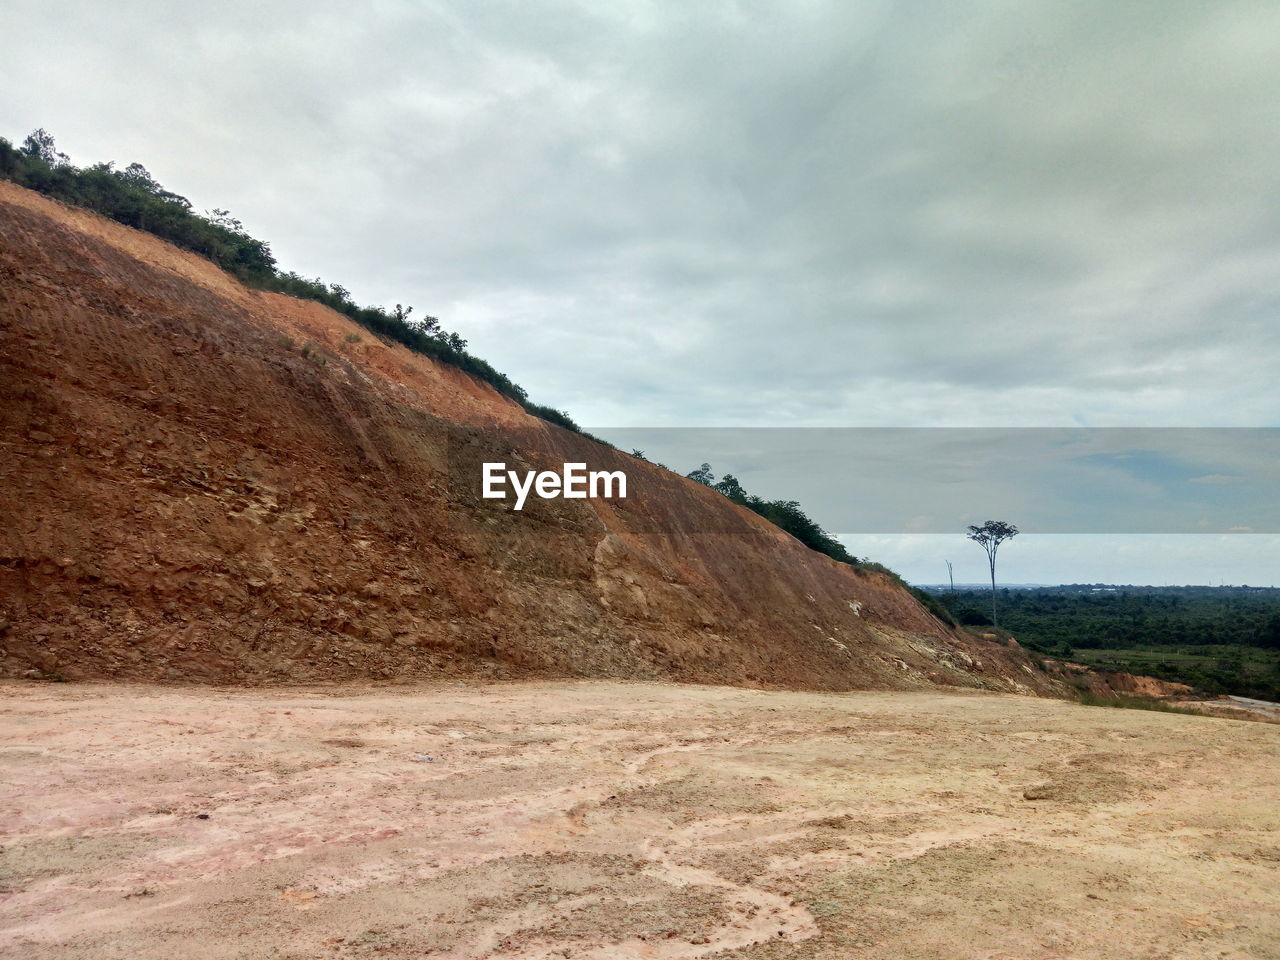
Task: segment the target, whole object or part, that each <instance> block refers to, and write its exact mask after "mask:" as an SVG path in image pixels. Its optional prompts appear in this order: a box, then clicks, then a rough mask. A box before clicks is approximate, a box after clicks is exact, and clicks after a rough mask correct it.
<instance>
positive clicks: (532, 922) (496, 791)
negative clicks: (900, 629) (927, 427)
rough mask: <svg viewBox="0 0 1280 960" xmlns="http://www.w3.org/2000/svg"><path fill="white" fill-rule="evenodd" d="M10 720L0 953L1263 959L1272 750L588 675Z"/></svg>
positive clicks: (1047, 712)
mask: <svg viewBox="0 0 1280 960" xmlns="http://www.w3.org/2000/svg"><path fill="white" fill-rule="evenodd" d="M2 693H3V698H4V699H3V704H4V705H3V708H2V710H3V712H2V713H0V782H2V786H0V832H2V833H3V838H4V839H3V851H2V852H0V955H3V956H5V957H24V958H32V960H39V958H51V957H60V958H61V957H94V958H99V957H101V958H115V957H141V958H155V960H172V958H231V957H236V958H242V957H243V958H253V957H278V958H304V957H305V958H312V957H337V958H342V957H390V958H410V957H412V958H424V957H455V958H464V957H500V958H544V957H573V958H593V957H594V958H604V957H654V958H681V957H698V956H708V955H710V954H717V955H718V956H724V957H742V958H746V957H797V958H807V957H824V958H851V957H859V958H861V957H867V958H885V960H889V958H892V960H899V958H953V957H966V958H967V957H977V958H1009V960H1013V958H1018V960H1024V958H1068V957H1079V958H1090V960H1094V958H1113V957H1114V958H1120V957H1124V958H1129V957H1134V958H1137V957H1144V958H1147V957H1149V958H1204V957H1226V958H1241V960H1243V958H1250V960H1256V958H1268V957H1280V727H1277V726H1274V725H1267V724H1257V723H1244V722H1237V721H1231V720H1220V719H1208V718H1199V717H1191V716H1180V715H1168V714H1158V713H1147V712H1139V711H1131V710H1110V709H1101V708H1089V707H1080V706H1075V705H1072V704H1067V703H1061V702H1057V701H1053V700H1036V699H1027V698H1016V697H1011V696H991V695H976V694H973V695H965V694H943V693H856V694H848V695H820V694H799V693H761V692H754V691H746V690H739V689H731V688H706V687H681V686H661V685H637V684H618V683H600V682H592V683H537V684H520V685H494V686H485V687H481V686H465V687H464V686H461V685H448V686H437V687H417V688H412V689H404V688H392V689H382V690H377V689H372V688H359V689H356V688H350V687H347V688H340V689H333V688H330V689H306V690H285V691H281V690H235V691H227V690H208V689H175V688H161V687H147V686H88V685H85V686H81V685H38V684H25V685H23V684H8V685H5V686H3V688H2ZM415 755H424V756H431V757H432V758H433V760H432V761H430V762H428V761H425V760H415V759H414V757H415ZM202 817H207V819H201V818H202Z"/></svg>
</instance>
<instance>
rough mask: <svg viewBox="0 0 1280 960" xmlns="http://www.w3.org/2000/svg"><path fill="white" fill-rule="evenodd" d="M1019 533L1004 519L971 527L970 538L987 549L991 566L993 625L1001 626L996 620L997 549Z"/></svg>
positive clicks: (988, 561)
mask: <svg viewBox="0 0 1280 960" xmlns="http://www.w3.org/2000/svg"><path fill="white" fill-rule="evenodd" d="M1017 535H1018V528H1017V527H1015V526H1014V525H1013V524H1012V523H1005V522H1004V521H1003V520H988V521H987V522H986V523H984V524H983V525H982V526H980V527H970V528H969V539H970V540H972V541H973V542H974V543H976V544H978V546H980V547H982V549H983V550H985V551H987V563H988V564H989V565H990V567H991V625H992V626H999V623H998V622H997V620H996V551H997V550H999V549H1000V544H1002V543H1004V542H1005V541H1006V540H1012V539H1013V538H1014V537H1016V536H1017Z"/></svg>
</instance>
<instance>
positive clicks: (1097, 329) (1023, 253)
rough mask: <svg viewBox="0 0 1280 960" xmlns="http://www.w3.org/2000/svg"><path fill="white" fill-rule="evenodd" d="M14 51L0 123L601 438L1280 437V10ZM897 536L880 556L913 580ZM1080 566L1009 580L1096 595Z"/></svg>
mask: <svg viewBox="0 0 1280 960" xmlns="http://www.w3.org/2000/svg"><path fill="white" fill-rule="evenodd" d="M3 27H4V29H3V30H0V58H2V61H0V62H3V63H4V64H5V71H4V72H5V76H6V80H7V82H6V93H5V96H4V97H3V98H2V99H0V134H3V135H5V136H8V137H9V138H10V139H14V140H17V139H21V137H23V136H24V135H25V134H26V133H27V132H29V131H30V130H31V129H32V128H34V127H36V126H44V127H46V128H48V129H49V130H50V131H51V132H53V133H54V134H55V135H56V136H57V137H58V142H59V146H60V147H61V149H63V150H64V151H66V152H68V153H70V154H71V156H72V159H73V160H74V161H76V162H78V163H89V162H92V161H95V160H101V159H114V160H116V161H118V162H121V163H127V162H130V161H134V160H137V161H140V162H142V163H144V164H145V165H146V166H147V167H148V168H150V169H151V171H152V173H153V174H154V175H155V176H156V177H157V178H158V179H159V180H160V181H161V182H162V183H164V184H165V185H166V186H168V187H170V188H171V189H174V190H176V191H177V192H179V193H183V194H185V195H186V196H188V197H190V198H191V199H192V201H193V202H194V203H195V204H196V206H197V207H199V208H212V207H214V206H221V207H229V208H230V209H231V210H232V211H233V213H235V214H236V215H237V216H238V217H240V218H241V219H242V220H243V221H244V222H245V224H246V226H247V227H248V228H249V229H250V231H251V232H252V233H253V234H255V235H256V236H259V237H262V238H264V239H267V240H270V241H271V242H272V244H273V247H274V249H275V251H276V253H277V256H278V257H279V259H280V261H281V263H282V265H283V266H285V267H286V268H292V269H297V270H299V271H301V272H303V273H306V274H308V275H319V276H322V277H323V278H325V279H326V280H330V281H336V282H340V283H342V284H344V285H345V286H347V287H349V288H350V289H351V290H352V291H353V292H354V293H355V295H356V296H357V298H359V299H361V300H365V301H369V302H381V303H394V302H397V301H398V302H403V303H411V304H414V305H415V306H417V307H418V309H419V310H425V311H427V312H430V313H432V314H434V315H437V316H439V317H440V318H441V320H442V321H443V322H444V324H445V326H446V327H449V328H455V329H457V330H459V331H460V332H461V333H462V334H463V335H464V336H466V337H467V338H469V339H470V341H471V343H472V347H473V349H474V352H476V353H477V354H478V355H480V356H482V357H485V358H486V359H488V360H489V361H491V362H492V363H493V364H494V365H495V366H497V367H498V368H499V369H501V370H503V371H505V372H507V373H508V374H510V375H511V376H512V377H513V378H514V379H515V380H517V381H518V382H520V383H522V384H523V385H524V386H525V387H527V388H528V389H529V391H530V393H531V394H532V396H533V397H534V399H536V400H538V401H539V402H542V403H548V404H551V405H554V406H557V407H563V408H564V409H566V410H568V411H569V412H570V413H571V414H572V415H573V416H574V417H575V418H576V419H577V420H578V421H579V422H581V423H584V424H588V425H591V426H594V427H597V428H599V429H601V430H603V431H604V432H605V433H606V434H607V428H608V427H611V426H616V427H624V426H633V427H653V426H691V425H696V426H730V425H733V426H775V427H793V426H1071V425H1087V426H1206V427H1209V426H1280V391H1277V390H1276V388H1275V370H1276V367H1277V363H1276V361H1277V359H1278V358H1280V323H1277V309H1278V307H1280V96H1278V93H1280V4H1275V3H1270V2H1253V3H1228V2H1221V0H1209V2H1199V3H1185V2H1175V0H1153V2H1114V3H1107V4H1101V3H1064V2H1060V0H1054V2H1032V0H1016V2H1008V3H967V4H954V3H943V2H939V3H924V2H919V3H888V2H886V3H878V2H864V3H853V2H848V0H844V2H833V3H821V2H796V0H789V2H787V3H775V4H753V3H715V2H706V3H701V2H700V3H678V2H674V0H672V2H665V3H630V2H620V0H609V2H599V3H583V4H568V3H537V2H519V3H517V2H511V3H497V2H485V3H474V2H458V3H432V2H376V3H371V4H367V5H353V4H350V3H324V2H315V0H307V2H299V3H271V4H264V3H261V2H256V3H219V4H210V3H206V2H200V3H195V2H183V0H171V2H167V3H163V4H157V3H153V2H148V3H130V2H114V3H111V4H101V3H83V4H75V3H56V2H52V3H51V2H48V0H42V2H25V0H17V2H15V0H8V2H7V3H6V4H5V12H4V14H3ZM709 456H711V454H709ZM672 466H675V467H679V468H681V469H684V470H687V469H689V468H690V467H692V466H694V464H687V465H686V464H672ZM732 467H733V465H731V464H725V465H723V466H722V469H724V468H728V469H732ZM740 476H741V479H742V480H743V481H744V483H746V484H747V485H748V487H750V477H749V476H745V475H740ZM818 519H819V520H821V519H822V518H821V517H819V518H818ZM1007 519H1011V520H1014V521H1016V520H1017V518H1016V517H1009V518H1007ZM1184 541H1185V542H1187V543H1188V544H1191V543H1198V544H1199V545H1198V546H1194V547H1193V546H1187V547H1185V548H1177V549H1174V548H1173V547H1172V546H1169V547H1166V548H1161V549H1159V550H1148V551H1147V552H1146V554H1144V553H1143V552H1142V551H1141V550H1137V551H1136V552H1131V554H1130V555H1129V560H1128V561H1127V562H1129V563H1131V565H1132V575H1131V576H1129V577H1125V578H1124V579H1130V580H1134V581H1142V580H1143V579H1144V578H1146V577H1150V578H1152V579H1154V578H1156V576H1157V575H1158V574H1160V573H1161V572H1162V571H1163V572H1165V573H1170V575H1171V576H1172V578H1173V579H1174V580H1175V581H1176V582H1184V581H1187V582H1190V581H1192V580H1199V581H1201V582H1202V581H1203V580H1204V579H1206V576H1205V575H1203V574H1197V573H1196V570H1197V569H1200V567H1197V566H1196V564H1201V561H1203V559H1204V558H1203V556H1202V552H1203V551H1205V550H1211V551H1218V553H1216V554H1215V556H1218V557H1220V559H1221V561H1222V566H1223V567H1224V568H1227V567H1229V568H1231V569H1233V570H1234V569H1237V568H1239V569H1240V570H1241V571H1242V575H1241V579H1247V582H1251V583H1253V582H1262V583H1274V582H1280V570H1277V567H1276V564H1275V560H1276V556H1277V551H1276V545H1275V542H1274V541H1273V540H1267V539H1266V538H1263V537H1260V536H1250V535H1241V536H1237V537H1227V538H1210V537H1204V538H1196V537H1186V538H1180V539H1179V540H1178V541H1177V542H1179V543H1181V542H1184ZM912 542H914V541H908V540H898V541H894V542H893V544H881V546H882V548H883V550H884V552H885V553H886V554H892V556H888V555H886V557H885V559H886V560H887V561H889V562H890V563H891V564H892V563H893V562H897V563H898V565H899V567H900V568H901V569H902V570H903V572H904V573H906V574H907V575H908V576H909V577H911V578H913V579H936V577H931V576H926V574H925V571H926V570H928V569H931V568H932V566H937V565H940V561H936V559H935V558H936V556H937V550H936V549H935V548H934V547H935V546H936V544H933V545H929V546H927V547H926V546H919V544H918V543H917V545H916V546H915V547H912V546H911V544H912ZM1048 542H1049V541H1045V543H1046V544H1047V543H1048ZM1170 542H1171V543H1173V542H1174V541H1170ZM960 543H963V541H960ZM1132 543H1134V544H1136V543H1138V541H1136V540H1135V541H1132ZM1210 543H1215V544H1220V545H1218V546H1210ZM1020 546H1021V544H1019V545H1018V547H1020ZM969 547H970V548H971V549H972V550H973V551H974V552H975V553H977V551H978V548H977V547H974V546H973V545H969ZM1018 547H1010V548H1009V555H1010V557H1011V558H1012V557H1013V555H1014V553H1015V552H1016V550H1017V549H1018ZM960 549H962V548H960ZM1028 549H1029V548H1028ZM912 550H915V552H914V553H912V552H911V551H912ZM1170 550H1172V551H1173V556H1174V557H1175V560H1172V561H1171V560H1170V554H1169V551H1170ZM1179 551H1181V552H1179ZM859 552H866V551H859ZM1069 552H1070V551H1068V552H1067V553H1069ZM1067 553H1063V554H1062V556H1063V558H1064V559H1063V560H1062V563H1061V564H1059V565H1057V566H1055V565H1054V562H1053V561H1052V560H1050V559H1046V560H1045V561H1044V563H1045V565H1044V566H1043V568H1037V570H1036V572H1035V574H1036V575H1035V576H1034V577H1030V578H1029V579H1048V580H1052V579H1059V578H1061V579H1065V580H1096V579H1106V578H1100V577H1096V576H1088V575H1085V574H1084V573H1082V572H1081V571H1079V570H1078V569H1077V568H1076V566H1075V563H1076V561H1074V560H1072V561H1068V560H1067V559H1066V557H1067ZM1157 553H1158V554H1160V556H1159V562H1158V563H1157V562H1156V554H1157ZM1084 555H1087V552H1086V554H1081V556H1084ZM1046 556H1049V555H1046ZM1144 557H1145V559H1144ZM1178 557H1181V560H1177V559H1176V558H1178ZM978 559H979V560H981V556H980V555H979V556H978ZM1170 563H1175V566H1176V564H1177V563H1183V566H1182V567H1178V568H1177V569H1175V570H1173V571H1172V572H1170V571H1169V570H1168V569H1167V568H1168V566H1169V564H1170ZM1250 564H1252V567H1251V566H1250ZM1086 565H1087V564H1086ZM1201 566H1202V564H1201ZM1250 570H1252V572H1251V573H1250V572H1249V571H1250ZM1246 575H1247V576H1246ZM1116 576H1117V577H1118V576H1119V574H1117V575H1116Z"/></svg>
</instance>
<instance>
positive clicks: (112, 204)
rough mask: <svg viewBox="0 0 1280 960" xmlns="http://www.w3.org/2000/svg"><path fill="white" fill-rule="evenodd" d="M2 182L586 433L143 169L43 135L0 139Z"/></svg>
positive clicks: (459, 349) (462, 343)
mask: <svg viewBox="0 0 1280 960" xmlns="http://www.w3.org/2000/svg"><path fill="white" fill-rule="evenodd" d="M0 178H3V179H6V180H11V181H13V182H14V183H16V184H18V185H19V186H23V187H27V188H28V189H31V190H35V191H37V192H39V193H42V194H44V195H45V196H49V197H53V198H54V199H56V200H61V201H62V202H63V203H67V204H71V205H74V206H77V207H84V208H85V209H87V210H92V211H94V212H95V213H99V214H101V215H102V216H104V217H107V218H109V219H111V220H115V221H116V222H117V223H123V224H125V225H126V226H130V227H135V228H137V229H139V230H145V231H146V232H147V233H152V234H155V235H156V236H157V237H161V238H162V239H164V240H167V241H168V242H170V243H172V244H173V245H174V246H177V247H181V248H182V249H184V250H189V251H191V252H192V253H195V254H198V255H199V256H202V257H204V258H206V259H207V260H210V261H212V262H213V263H215V264H217V265H218V266H219V267H221V268H222V269H224V270H226V271H227V272H228V273H230V274H232V275H233V276H235V277H237V278H239V279H240V280H242V281H243V282H244V283H246V284H248V285H250V286H252V287H256V288H258V289H262V290H270V291H274V292H276V293H284V294H287V295H289V296H291V297H299V298H301V299H304V300H315V301H317V302H319V303H323V304H324V305H325V306H327V307H330V308H332V309H334V310H336V311H338V312H339V313H341V314H344V315H345V316H347V317H350V318H351V319H352V320H353V321H355V322H356V323H358V324H360V326H362V327H364V328H365V329H366V330H369V331H371V332H372V333H374V334H376V335H378V336H380V337H385V338H386V339H388V340H393V341H395V342H396V343H400V344H403V345H404V346H406V347H408V348H409V349H410V350H413V351H415V352H417V353H421V354H425V355H426V356H429V357H433V358H435V359H437V360H439V361H441V362H443V363H447V364H450V365H451V366H454V367H457V368H459V369H460V370H464V371H466V372H467V373H469V374H471V375H472V376H474V377H477V378H478V379H480V380H483V381H484V382H485V383H488V384H489V385H491V386H492V387H493V388H494V389H495V390H497V391H498V392H499V393H501V394H502V395H503V396H506V397H510V398H511V399H512V400H515V401H516V402H517V403H519V404H520V405H521V406H523V407H524V408H525V410H527V411H528V412H529V413H531V414H533V415H534V416H536V417H540V418H541V419H543V420H547V421H549V422H551V423H554V424H557V425H558V426H561V427H565V428H566V429H568V430H573V431H574V432H576V433H582V430H580V429H579V427H578V425H577V424H576V423H574V422H573V420H572V419H571V418H570V417H569V415H568V414H566V413H564V412H562V411H560V410H556V409H553V408H551V407H546V406H543V405H541V404H537V403H533V402H532V401H530V400H529V395H528V394H527V393H526V392H525V390H524V388H523V387H521V386H520V385H519V384H517V383H514V382H513V381H512V380H511V379H510V378H509V377H508V376H506V375H505V374H503V373H500V372H499V371H497V370H495V369H494V368H493V367H492V366H491V365H490V364H489V363H487V362H486V361H484V360H482V359H480V358H479V357H477V356H475V355H473V354H471V353H469V352H468V351H467V341H466V340H464V339H463V338H462V337H461V336H459V335H458V334H457V333H452V332H449V331H447V330H445V329H444V328H443V327H441V325H440V321H439V320H437V319H436V318H435V317H431V316H422V317H419V318H418V319H416V320H415V319H412V316H411V315H412V313H413V308H412V307H402V306H400V305H399V304H397V305H396V308H395V309H394V310H387V309H385V308H383V307H362V306H360V305H358V304H357V303H356V302H355V301H354V300H352V299H351V294H350V292H348V291H347V290H346V289H345V288H344V287H342V286H340V285H339V284H336V283H331V284H326V283H325V282H324V281H323V280H320V279H319V278H316V279H311V278H308V277H304V276H302V275H301V274H298V273H295V272H292V271H283V270H281V269H280V268H279V267H278V266H277V264H276V259H275V257H274V256H273V255H272V253H271V246H270V244H268V243H267V242H266V241H265V240H258V239H256V238H255V237H251V236H250V235H249V234H248V232H247V231H246V230H245V229H244V225H243V224H242V223H241V222H240V221H239V220H237V219H236V218H235V217H233V216H232V215H231V213H230V211H227V210H220V209H217V208H215V209H213V210H211V211H206V212H205V213H199V212H197V211H196V210H194V209H193V208H192V205H191V201H190V200H188V199H187V198H186V197H183V196H180V195H179V194H176V193H173V192H172V191H170V190H166V189H165V188H164V187H163V186H161V185H160V184H159V183H157V182H156V180H155V178H154V177H152V176H151V174H150V173H149V172H148V171H147V169H146V167H144V166H143V165H142V164H140V163H131V164H129V165H128V166H127V167H125V168H123V169H117V168H116V166H115V164H114V163H112V162H106V163H95V164H93V165H92V166H89V167H77V166H75V165H74V164H72V163H71V160H70V158H69V157H68V156H67V155H66V154H65V153H62V152H60V151H59V150H58V148H57V145H56V144H55V142H54V138H53V136H52V135H50V134H49V133H48V132H46V131H45V130H43V129H41V130H36V131H35V132H34V133H32V134H30V135H29V136H28V137H27V138H26V139H25V140H24V141H23V142H22V143H21V145H19V146H17V147H15V146H14V145H13V144H12V143H10V142H9V141H8V140H5V139H4V138H0ZM592 439H597V438H594V437H593V438H592Z"/></svg>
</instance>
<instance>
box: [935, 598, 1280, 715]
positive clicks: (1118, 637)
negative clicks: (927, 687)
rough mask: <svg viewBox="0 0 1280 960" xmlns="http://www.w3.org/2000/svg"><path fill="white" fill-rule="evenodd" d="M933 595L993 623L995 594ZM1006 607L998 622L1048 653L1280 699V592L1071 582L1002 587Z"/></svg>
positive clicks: (969, 618) (962, 614) (962, 613)
mask: <svg viewBox="0 0 1280 960" xmlns="http://www.w3.org/2000/svg"><path fill="white" fill-rule="evenodd" d="M931 593H932V594H933V596H934V598H935V599H936V600H937V601H938V602H939V603H940V604H942V605H943V606H944V607H946V608H947V609H948V610H949V611H950V612H951V614H952V615H953V616H954V617H955V618H956V620H957V621H959V622H960V623H961V624H964V625H967V626H976V627H981V626H986V625H989V624H990V623H991V620H990V592H989V591H985V590H968V589H966V590H956V591H955V592H954V593H953V592H951V591H949V590H947V589H945V588H937V587H935V588H932V590H931ZM999 603H1000V626H1001V627H1002V628H1004V629H1006V630H1008V632H1009V633H1011V634H1012V635H1013V636H1015V637H1017V638H1018V642H1019V643H1021V644H1023V645H1024V646H1026V647H1029V648H1031V649H1033V650H1036V651H1039V652H1041V653H1045V654H1048V655H1051V656H1054V657H1058V658H1065V659H1073V660H1076V661H1079V662H1081V663H1087V664H1089V665H1091V666H1098V667H1103V668H1106V669H1116V670H1125V671H1129V672H1133V673H1146V674H1150V675H1152V676H1157V677H1161V678H1163V679H1166V680H1174V681H1177V682H1179V683H1188V684H1191V685H1192V686H1195V687H1197V688H1199V689H1201V690H1204V691H1205V692H1207V693H1213V694H1218V693H1235V694H1239V695H1241V696H1252V697H1260V698H1262V699H1266V700H1277V699H1280V589H1275V588H1270V587H1246V586H1240V587H1192V586H1188V587H1135V586H1113V585H1106V584H1072V585H1070V586H1063V587H1040V588H1030V589H1007V590H1001V591H1000V599H999Z"/></svg>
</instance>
